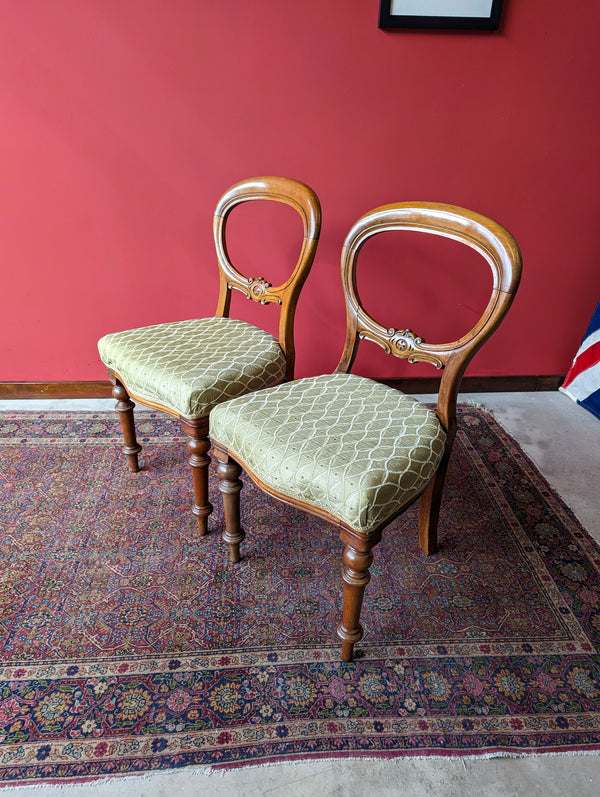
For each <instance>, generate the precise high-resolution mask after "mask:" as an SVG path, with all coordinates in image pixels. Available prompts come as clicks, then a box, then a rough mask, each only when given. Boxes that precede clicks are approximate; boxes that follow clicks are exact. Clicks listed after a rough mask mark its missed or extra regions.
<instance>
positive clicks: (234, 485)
mask: <svg viewBox="0 0 600 797" xmlns="http://www.w3.org/2000/svg"><path fill="white" fill-rule="evenodd" d="M215 456H216V458H217V459H218V460H219V464H218V466H217V473H218V474H219V479H220V483H219V489H220V490H221V494H222V496H223V511H224V513H225V531H224V532H223V541H224V542H226V543H227V545H229V559H230V560H231V561H232V562H233V563H234V564H237V563H238V562H239V561H240V543H241V542H242V540H243V539H244V537H245V536H246V533H245V532H244V530H243V529H242V527H241V522H240V491H241V489H242V487H243V486H244V485H243V484H242V480H241V479H240V474H241V472H242V469H241V467H240V466H239V465H238V463H237V462H236V461H235V460H234V459H232V458H231V457H230V456H229V454H228V453H227V452H226V451H223V449H221V448H219V447H218V446H215Z"/></svg>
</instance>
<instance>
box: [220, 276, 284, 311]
mask: <svg viewBox="0 0 600 797" xmlns="http://www.w3.org/2000/svg"><path fill="white" fill-rule="evenodd" d="M227 286H228V287H229V288H235V290H238V291H240V292H241V293H243V294H244V295H245V296H246V298H247V299H251V300H252V301H254V302H259V303H260V304H269V303H271V302H276V303H277V304H281V296H280V295H279V291H278V290H277V289H275V290H270V289H271V288H272V287H273V285H272V284H271V283H270V282H267V280H266V279H264V277H257V278H256V279H252V278H249V277H241V275H240V279H238V280H236V281H235V282H233V281H228V282H227Z"/></svg>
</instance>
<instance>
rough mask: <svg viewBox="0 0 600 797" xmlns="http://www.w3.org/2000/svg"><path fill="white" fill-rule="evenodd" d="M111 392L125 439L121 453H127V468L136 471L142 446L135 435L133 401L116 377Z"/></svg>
mask: <svg viewBox="0 0 600 797" xmlns="http://www.w3.org/2000/svg"><path fill="white" fill-rule="evenodd" d="M112 394H113V397H114V399H115V400H116V402H117V403H116V404H115V409H116V411H117V412H118V413H119V420H120V421H121V429H122V431H123V439H124V441H125V445H124V447H123V453H124V454H126V455H127V464H128V465H129V470H130V471H132V473H137V472H138V471H139V469H140V463H139V460H138V454H139V453H140V451H141V450H142V447H141V445H140V444H139V443H138V441H137V438H136V436H135V418H134V415H133V408H134V407H135V403H134V402H133V401H132V400H131V398H130V396H129V393H128V392H127V390H126V388H125V386H124V385H123V384H122V383H121V382H119V381H118V379H115V381H114V382H113V389H112Z"/></svg>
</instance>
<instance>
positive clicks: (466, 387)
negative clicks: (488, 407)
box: [0, 376, 564, 399]
mask: <svg viewBox="0 0 600 797" xmlns="http://www.w3.org/2000/svg"><path fill="white" fill-rule="evenodd" d="M563 380H564V376H465V377H464V379H463V381H462V385H461V393H499V392H503V393H521V392H524V391H537V390H558V388H559V386H560V385H561V384H562V383H563ZM378 381H380V382H383V383H384V384H386V385H390V386H391V387H395V388H397V389H398V390H402V391H403V392H404V393H436V392H437V390H438V387H439V384H440V380H439V378H435V377H433V378H429V377H415V378H412V379H411V378H410V377H407V378H405V379H380V380H378ZM111 390H112V385H111V384H110V382H108V381H107V382H0V399H95V398H111V396H112V393H111Z"/></svg>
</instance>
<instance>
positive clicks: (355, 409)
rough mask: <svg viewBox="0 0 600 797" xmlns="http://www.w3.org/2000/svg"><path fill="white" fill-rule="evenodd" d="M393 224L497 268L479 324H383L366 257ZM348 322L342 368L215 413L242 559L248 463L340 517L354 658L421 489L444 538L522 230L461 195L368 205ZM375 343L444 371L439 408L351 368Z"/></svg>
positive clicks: (352, 245) (350, 283) (422, 513)
mask: <svg viewBox="0 0 600 797" xmlns="http://www.w3.org/2000/svg"><path fill="white" fill-rule="evenodd" d="M389 230H398V231H403V230H412V231H419V232H422V233H429V234H433V235H438V236H443V237H445V238H450V239H454V240H456V241H459V242H461V243H463V244H466V245H467V246H469V247H471V248H472V249H474V250H476V251H477V252H478V253H479V254H480V255H482V257H483V258H484V260H486V261H487V263H488V264H489V266H490V268H491V270H492V274H493V288H492V292H491V297H490V299H489V302H488V304H487V306H486V308H485V311H484V313H483V315H482V316H481V318H480V320H479V321H478V322H477V324H476V325H475V326H474V327H473V329H471V331H470V332H468V333H467V334H466V335H464V336H463V337H461V338H460V339H459V340H455V341H453V342H451V343H444V344H427V343H425V341H424V340H423V339H422V338H420V337H418V336H417V335H416V334H415V333H414V332H412V331H411V330H409V329H402V330H399V329H394V328H392V329H389V328H386V327H384V326H382V325H380V324H379V323H377V322H376V321H375V320H374V319H373V318H372V317H371V316H370V315H369V314H368V313H367V312H366V311H365V309H364V307H363V306H362V305H361V301H360V298H359V295H358V291H357V284H356V263H357V258H358V254H359V252H360V250H361V247H362V246H363V244H364V243H365V242H366V241H367V240H368V239H369V238H371V237H372V236H374V235H377V234H378V233H381V232H384V231H389ZM341 266H342V282H343V289H344V296H345V301H346V317H347V331H346V341H345V346H344V350H343V353H342V356H341V359H340V362H339V364H338V366H337V368H336V370H335V372H334V373H333V374H330V375H325V376H316V377H310V378H306V379H299V380H297V381H295V382H291V383H288V384H284V385H280V386H279V387H275V388H271V389H268V390H263V391H260V392H259V393H253V394H252V395H250V396H246V397H243V398H237V399H233V400H232V401H228V402H225V403H224V404H221V405H219V406H218V407H217V408H216V409H215V410H213V412H212V413H211V417H210V430H211V438H212V441H213V447H214V448H213V450H214V452H215V456H216V457H217V458H218V459H219V465H218V468H217V471H218V474H219V477H220V479H221V486H220V489H221V493H222V495H223V504H224V512H225V531H224V533H223V539H224V541H225V542H226V543H227V544H228V545H229V549H230V559H231V561H233V562H237V561H239V558H240V550H239V547H240V542H241V541H242V540H243V539H244V536H245V535H244V531H243V530H242V528H241V525H240V489H241V487H242V482H241V480H240V478H239V476H240V474H241V467H240V466H242V467H243V468H244V469H245V471H246V472H247V473H248V475H249V476H250V477H251V478H252V480H253V481H254V482H255V483H256V484H257V485H258V487H260V488H261V489H262V490H264V491H265V492H266V493H268V494H269V495H271V496H274V497H275V498H278V499H280V500H282V501H284V502H286V503H288V504H291V505H292V506H295V507H298V508H300V509H303V510H306V511H307V512H309V513H311V514H313V515H316V516H317V517H320V518H324V519H326V520H328V521H330V522H332V523H333V524H335V526H336V527H337V529H338V530H339V535H340V538H341V540H342V542H343V543H344V544H345V549H344V552H343V567H342V579H343V583H344V599H343V611H342V618H341V622H340V623H339V625H338V627H337V634H338V637H339V638H340V639H341V640H342V659H343V660H344V661H351V660H352V656H353V650H354V645H355V643H356V642H358V641H359V640H360V639H361V638H362V636H363V630H362V627H361V625H360V613H361V606H362V600H363V595H364V591H365V587H366V585H367V584H368V582H369V578H370V576H369V567H370V565H371V563H372V561H373V555H372V553H371V550H372V548H373V547H374V546H375V545H376V544H377V543H378V542H379V540H380V539H381V536H382V532H383V530H384V529H385V527H386V526H387V525H388V524H389V523H390V522H391V521H392V520H393V519H394V518H395V517H397V516H398V515H399V514H400V513H402V512H404V510H406V509H407V508H408V507H409V506H410V505H411V504H412V503H413V502H414V501H416V500H417V499H418V498H419V497H420V499H421V500H420V508H419V544H420V547H421V550H422V551H423V552H424V553H425V554H428V555H429V554H431V553H433V552H434V551H435V550H436V548H437V524H438V515H439V511H440V501H441V497H442V490H443V486H444V479H445V475H446V469H447V466H448V460H449V458H450V453H451V451H452V444H453V442H454V437H455V435H456V401H457V393H458V389H459V385H460V381H461V378H462V376H463V373H464V371H465V368H466V367H467V365H468V363H469V361H470V360H471V358H472V357H473V355H474V354H475V353H476V351H477V350H478V349H479V348H480V347H481V345H482V344H483V343H484V342H485V341H486V340H487V339H488V338H489V337H490V335H491V334H492V333H493V332H494V330H495V329H496V328H497V327H498V325H499V324H500V322H501V321H502V319H503V317H504V315H505V314H506V312H507V310H508V309H509V307H510V305H511V303H512V301H513V298H514V295H515V292H516V290H517V286H518V284H519V280H520V275H521V256H520V252H519V249H518V247H517V244H516V242H515V240H514V239H513V237H512V236H511V235H510V233H509V232H507V231H506V230H505V229H504V228H503V227H501V226H500V225H499V224H496V223H495V222H493V221H491V220H490V219H487V218H485V217H483V216H480V215H478V214H477V213H473V212H471V211H468V210H464V209H462V208H457V207H453V206H451V205H441V204H430V203H423V202H411V203H408V202H407V203H400V204H394V205H387V206H385V207H381V208H377V209H375V210H373V211H372V212H370V213H367V214H366V215H365V216H363V217H362V218H361V219H359V220H358V221H357V223H356V224H355V225H354V226H353V228H352V229H351V231H350V233H349V234H348V236H347V238H346V241H345V244H344V247H343V251H342V258H341ZM361 339H365V340H368V341H373V342H375V343H377V344H379V345H380V346H382V347H383V349H384V350H385V351H386V352H387V353H389V354H391V355H393V356H395V357H400V358H403V359H406V360H408V361H409V362H410V363H416V362H425V363H430V364H432V365H434V366H435V367H436V368H439V369H442V375H441V381H440V388H439V395H438V400H437V407H436V409H435V411H434V410H432V409H429V408H428V407H426V406H425V405H423V404H421V403H420V402H418V401H417V400H416V399H413V398H411V397H409V396H407V395H404V394H403V393H401V392H399V391H398V390H395V389H394V388H392V387H389V386H386V385H383V384H380V383H378V382H375V381H372V380H370V379H367V378H364V377H360V376H357V375H354V374H351V373H349V371H350V368H351V366H352V364H353V362H354V359H355V356H356V352H357V347H358V344H359V341H360V340H361Z"/></svg>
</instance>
